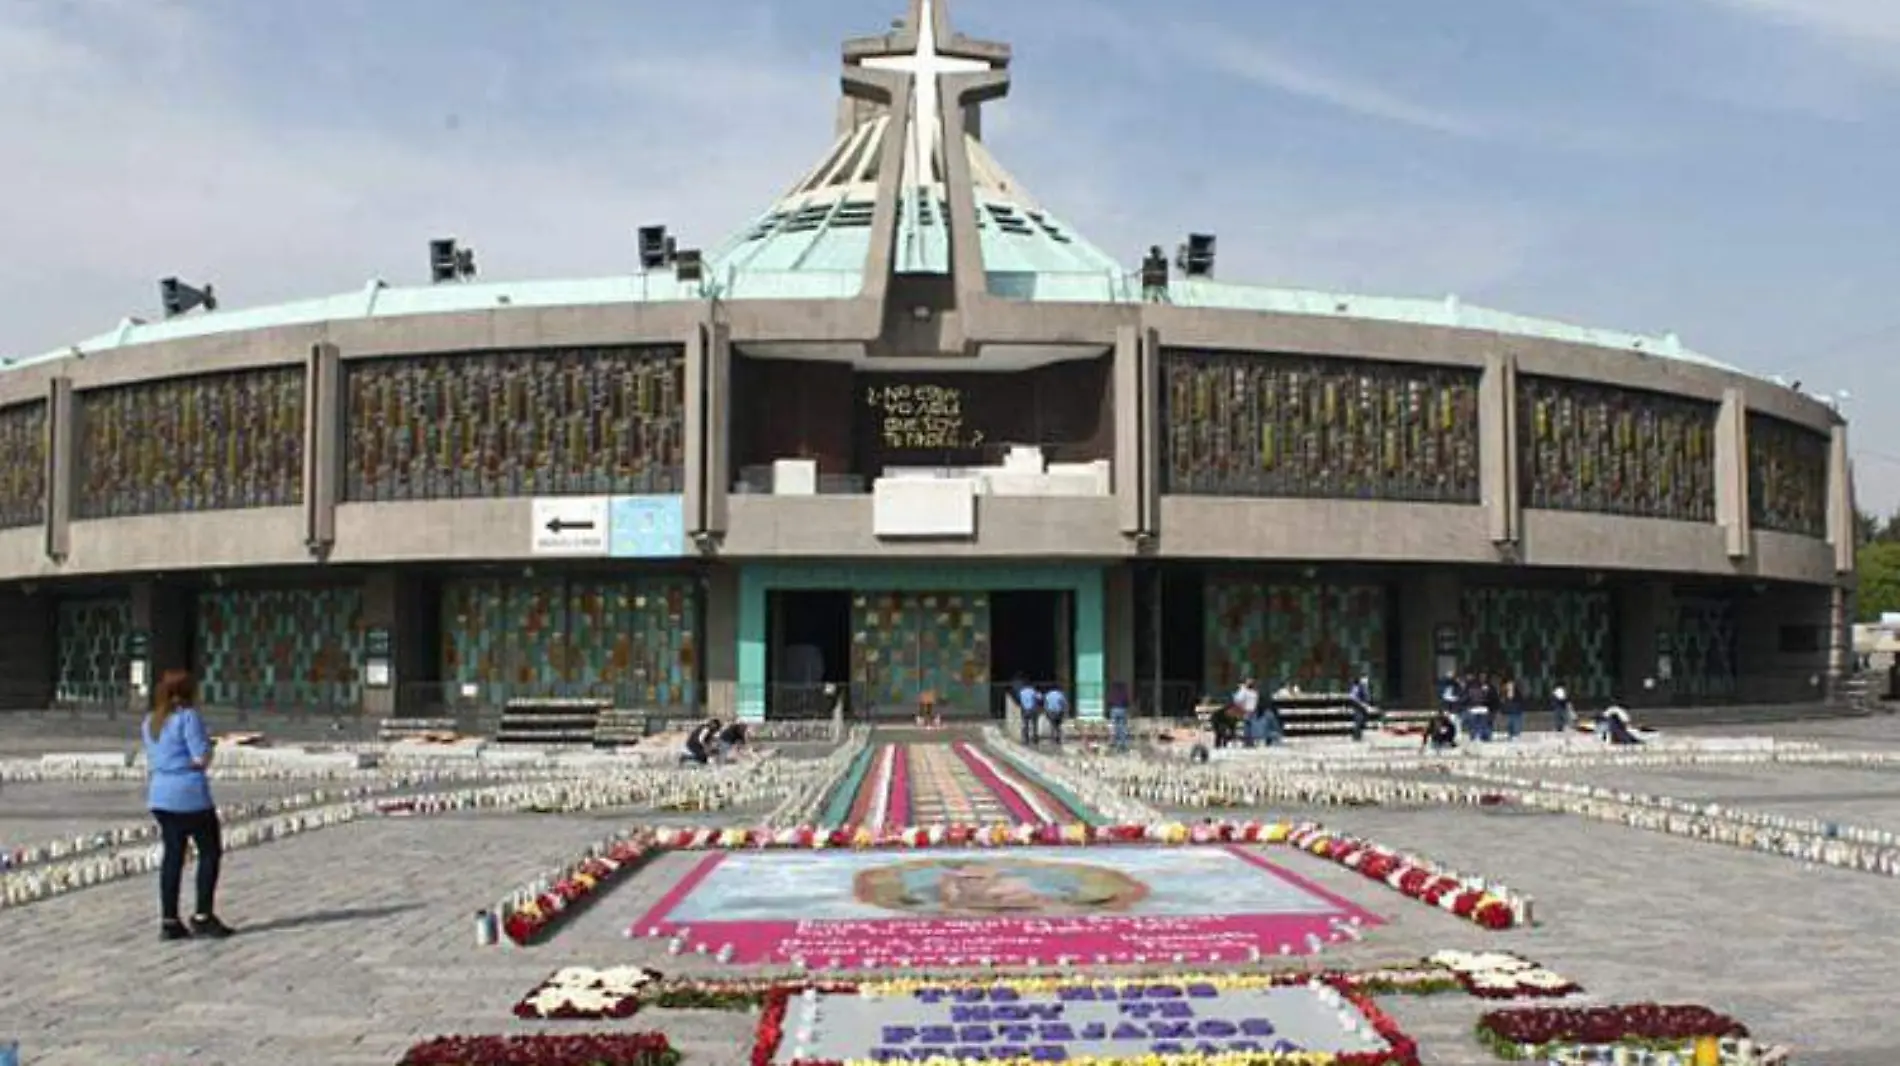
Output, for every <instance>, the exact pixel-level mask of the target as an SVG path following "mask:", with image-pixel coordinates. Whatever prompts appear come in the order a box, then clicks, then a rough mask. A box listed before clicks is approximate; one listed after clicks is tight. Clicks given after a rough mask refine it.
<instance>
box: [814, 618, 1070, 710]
mask: <svg viewBox="0 0 1900 1066" xmlns="http://www.w3.org/2000/svg"><path fill="white" fill-rule="evenodd" d="M851 676H852V678H853V679H854V680H855V681H856V682H857V684H858V686H859V692H860V693H861V694H862V698H863V699H865V700H868V701H869V702H870V704H871V705H872V706H878V707H906V708H908V707H915V706H916V705H917V699H918V697H919V696H920V695H922V694H923V693H925V692H934V693H936V694H937V696H938V698H939V700H941V701H942V702H943V703H944V704H945V705H946V706H962V705H966V704H967V705H968V706H971V707H982V706H987V702H986V701H987V700H988V687H989V683H990V599H989V595H988V593H984V592H860V593H856V594H854V595H853V597H852V600H851ZM1038 680H1047V679H1038ZM973 701H974V702H973Z"/></svg>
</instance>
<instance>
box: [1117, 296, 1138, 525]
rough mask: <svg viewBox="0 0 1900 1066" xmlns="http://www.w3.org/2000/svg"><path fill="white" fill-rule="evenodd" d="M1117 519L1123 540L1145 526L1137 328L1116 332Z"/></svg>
mask: <svg viewBox="0 0 1900 1066" xmlns="http://www.w3.org/2000/svg"><path fill="white" fill-rule="evenodd" d="M1114 390H1115V470H1114V476H1115V481H1114V484H1115V515H1116V518H1117V520H1118V521H1119V522H1120V527H1121V532H1122V535H1123V536H1134V535H1136V534H1139V533H1141V532H1142V531H1143V530H1144V529H1145V528H1146V527H1145V525H1144V524H1143V522H1142V517H1143V511H1144V508H1143V507H1142V493H1143V492H1144V491H1145V489H1146V486H1145V484H1144V481H1143V478H1142V476H1141V472H1142V471H1141V453H1142V431H1143V423H1142V419H1141V332H1140V330H1138V329H1137V328H1136V327H1134V326H1123V327H1121V328H1120V329H1117V330H1116V331H1115V376H1114Z"/></svg>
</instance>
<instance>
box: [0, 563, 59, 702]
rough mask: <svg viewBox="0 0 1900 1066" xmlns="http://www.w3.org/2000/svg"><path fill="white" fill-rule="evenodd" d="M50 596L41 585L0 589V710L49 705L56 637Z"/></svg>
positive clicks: (56, 657) (54, 675) (56, 659)
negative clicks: (29, 587)
mask: <svg viewBox="0 0 1900 1066" xmlns="http://www.w3.org/2000/svg"><path fill="white" fill-rule="evenodd" d="M55 627H56V620H55V618H54V611H53V597H52V596H50V595H48V594H47V593H46V592H44V591H42V590H41V589H38V588H34V589H32V590H30V591H29V590H28V589H27V588H25V587H19V586H16V587H13V588H7V589H0V711H42V710H46V709H47V708H49V707H51V706H52V705H53V685H54V682H55V680H56V679H57V675H58V671H59V638H58V636H57V635H56V633H55V631H54V630H55Z"/></svg>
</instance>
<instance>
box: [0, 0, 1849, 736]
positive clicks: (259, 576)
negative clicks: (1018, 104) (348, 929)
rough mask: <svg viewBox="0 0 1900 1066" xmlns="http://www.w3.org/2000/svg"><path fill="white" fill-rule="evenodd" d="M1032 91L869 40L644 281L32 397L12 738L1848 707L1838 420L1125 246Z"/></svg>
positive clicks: (890, 39) (1667, 361)
mask: <svg viewBox="0 0 1900 1066" xmlns="http://www.w3.org/2000/svg"><path fill="white" fill-rule="evenodd" d="M1009 60H1010V56H1009V51H1008V49H1007V48H1006V47H1005V46H1002V45H998V44H993V43H988V42H981V41H974V40H970V39H967V38H965V37H962V36H960V35H957V34H956V33H954V31H953V30H952V28H951V26H950V23H949V17H948V13H947V11H946V5H945V2H944V0H937V2H936V3H935V4H934V5H933V4H932V3H930V2H929V0H912V4H911V11H910V14H909V18H908V19H907V20H906V21H905V22H903V23H902V24H901V25H900V26H899V28H898V29H896V30H895V31H893V32H892V33H890V34H888V35H886V36H883V37H874V38H866V39H860V40H854V41H851V42H849V43H848V44H847V45H846V46H845V50H844V69H843V78H842V84H843V90H844V96H843V99H842V101H841V102H840V104H839V106H838V126H837V135H836V139H835V141H834V143H833V144H832V145H831V147H830V148H829V150H827V151H825V152H824V153H823V155H822V157H821V159H820V161H819V162H818V164H817V165H816V166H814V167H813V169H812V170H811V171H810V173H808V174H807V175H805V176H804V177H802V178H801V179H800V180H799V181H798V182H797V184H796V185H794V186H793V188H792V189H791V190H790V191H789V192H787V193H786V194H785V195H784V197H782V198H781V199H780V200H779V202H778V203H776V204H774V205H773V206H772V207H771V209H770V210H768V211H767V212H765V213H764V214H763V215H761V216H759V217H758V218H757V219H755V220H754V221H753V222H752V223H751V224H749V225H747V226H746V227H745V228H744V229H743V230H741V231H740V232H739V233H738V234H737V235H736V236H735V237H733V238H732V239H731V240H730V241H729V242H728V243H727V244H726V245H725V246H724V247H721V248H717V249H707V250H703V251H702V250H692V249H680V248H678V247H670V246H669V242H667V241H666V240H665V239H663V237H662V236H661V235H659V234H652V235H651V236H650V239H649V240H648V241H646V242H645V243H646V244H647V247H645V248H643V250H642V251H643V255H644V256H646V257H647V258H648V259H649V262H650V266H649V268H648V269H646V270H645V271H644V272H642V273H640V274H637V275H631V276H624V277H614V278H597V279H589V280H578V281H555V282H544V281H537V282H519V283H514V282H486V281H484V282H479V283H478V282H474V281H472V280H458V279H457V277H456V272H455V271H454V270H453V269H452V263H451V266H450V269H447V270H445V271H444V272H443V273H444V275H445V280H443V281H442V282H440V283H438V284H434V285H431V286H428V287H423V288H398V287H391V286H387V285H384V284H382V283H381V282H377V283H372V284H371V285H369V286H368V287H366V288H365V289H364V290H362V291H360V292H355V293H350V294H346V295H342V296H336V297H331V298H327V299H318V300H311V301H307V302H302V303H294V304H286V305H280V306H274V307H262V308H254V309H246V310H237V311H217V312H213V313H209V314H193V315H184V316H178V317H173V318H170V319H168V320H166V321H163V322H156V323H149V324H148V323H140V322H131V321H128V322H126V323H125V324H123V325H122V326H121V327H120V328H119V329H118V330H116V331H115V332H113V333H111V334H108V335H106V336H103V337H99V338H95V339H93V340H90V341H87V342H84V343H81V344H78V345H75V346H73V347H71V348H69V349H67V350H64V351H60V352H55V353H51V354H49V355H46V356H42V357H37V358H25V359H14V360H10V361H7V363H6V364H5V365H4V368H0V456H4V457H5V461H4V463H3V464H0V705H4V706H10V707H42V706H47V705H51V704H59V705H79V706H85V705H95V704H96V705H107V706H126V705H128V704H135V703H137V702H138V701H139V700H140V699H141V698H142V694H143V688H144V686H145V685H147V684H149V682H150V680H151V679H152V678H153V677H154V676H156V674H157V673H158V672H160V671H162V670H164V669H167V668H171V667H179V666H183V667H189V668H191V669H193V670H194V671H196V672H197V673H198V675H199V676H200V678H201V679H202V686H203V690H204V691H203V694H202V695H203V699H204V702H205V703H206V704H207V705H209V706H212V707H235V708H245V709H249V710H257V711H265V712H269V711H273V710H278V709H307V710H314V711H362V712H365V713H368V714H371V715H383V716H386V715H402V714H413V715H432V714H438V713H441V712H443V711H445V710H451V709H453V710H461V709H470V708H476V709H479V708H483V707H494V706H498V705H500V704H501V703H503V702H505V701H507V700H509V699H515V698H526V697H547V696H557V695H563V696H586V697H592V698H598V699H600V700H602V701H606V702H611V703H613V704H614V705H616V706H621V707H625V708H629V709H637V710H644V711H647V712H649V713H659V714H662V715H666V714H675V713H676V714H678V715H682V716H683V715H686V714H697V713H703V712H704V711H707V710H711V711H713V712H714V713H720V714H736V715H739V716H741V717H746V718H759V717H764V716H779V715H791V714H799V713H805V712H807V711H809V710H810V703H811V698H812V686H815V685H819V684H823V683H831V684H835V685H841V686H845V689H846V690H847V691H849V692H850V693H851V694H852V700H853V702H854V704H855V705H857V706H858V707H860V708H891V709H899V708H901V709H903V710H904V711H906V712H907V711H908V710H909V709H910V708H913V707H914V706H915V705H916V702H917V700H918V699H919V698H920V697H921V696H922V695H923V694H925V693H931V694H934V695H935V697H936V699H937V701H938V702H939V704H940V705H941V706H943V707H945V708H947V709H949V710H950V711H951V712H952V713H964V712H967V713H970V714H975V715H987V714H989V713H991V711H992V710H993V709H994V708H995V707H996V706H997V696H996V694H995V692H996V689H997V688H999V687H1001V685H1002V683H1004V682H1007V681H1009V680H1011V679H1013V678H1018V677H1021V678H1028V679H1031V680H1040V681H1057V682H1060V683H1062V684H1064V685H1066V686H1068V687H1070V689H1071V690H1072V691H1073V692H1074V693H1075V698H1076V702H1077V704H1078V705H1079V707H1080V709H1081V711H1082V713H1083V714H1084V716H1092V715H1095V714H1098V713H1100V711H1101V708H1102V703H1103V700H1104V697H1105V693H1106V691H1107V688H1108V686H1109V685H1111V684H1113V683H1115V682H1125V683H1128V684H1129V685H1131V687H1133V688H1134V690H1135V691H1136V692H1137V694H1138V695H1140V696H1141V697H1142V698H1143V699H1144V700H1145V701H1152V702H1157V703H1160V704H1166V705H1179V704H1181V703H1184V702H1189V701H1191V700H1192V698H1193V696H1194V694H1196V693H1198V692H1207V691H1220V690H1223V689H1225V688H1227V687H1230V686H1231V685H1232V684H1233V683H1234V682H1236V681H1237V680H1239V679H1240V678H1241V677H1243V676H1249V675H1251V676H1256V677H1259V678H1261V679H1263V680H1265V681H1268V682H1270V683H1276V684H1298V685H1300V686H1301V687H1303V688H1305V689H1307V690H1309V691H1310V690H1315V689H1318V690H1328V689H1335V688H1343V687H1344V686H1345V685H1346V684H1347V683H1348V681H1349V680H1351V679H1354V678H1358V677H1360V676H1369V677H1370V678H1371V679H1372V682H1373V685H1374V688H1375V690H1376V692H1377V693H1378V695H1379V698H1380V701H1381V702H1383V703H1388V704H1393V705H1410V706H1423V705H1426V704H1429V703H1430V702H1431V701H1432V699H1433V692H1434V689H1435V679H1436V678H1438V677H1442V676H1443V675H1445V674H1446V673H1448V672H1460V673H1462V672H1467V671H1486V672H1490V673H1493V674H1499V675H1506V676H1511V677H1515V678H1517V679H1518V680H1519V682H1520V685H1521V686H1522V687H1523V689H1524V690H1525V691H1526V692H1527V693H1528V694H1530V695H1531V696H1533V697H1536V696H1540V695H1542V694H1545V693H1548V692H1549V691H1550V690H1551V689H1553V688H1554V687H1556V686H1558V685H1562V686H1565V687H1566V688H1567V689H1568V690H1569V692H1570V693H1571V695H1572V696H1573V697H1575V698H1577V699H1578V700H1579V701H1580V702H1582V703H1585V704H1590V703H1601V702H1604V701H1607V700H1609V699H1611V698H1612V697H1621V698H1624V699H1627V700H1630V701H1632V702H1637V703H1641V702H1644V701H1655V702H1676V703H1736V702H1752V701H1784V700H1785V701H1792V700H1802V699H1808V698H1812V697H1813V696H1814V695H1815V691H1814V687H1813V686H1814V685H1815V684H1816V679H1817V678H1821V677H1825V676H1827V674H1828V673H1829V672H1830V669H1831V668H1832V667H1833V666H1835V665H1836V664H1835V663H1834V662H1833V659H1834V658H1835V657H1836V656H1838V654H1839V651H1838V649H1839V648H1840V647H1842V646H1843V640H1842V639H1841V637H1840V634H1841V633H1843V632H1844V629H1845V626H1844V611H1843V601H1844V589H1845V583H1846V581H1847V575H1849V574H1850V573H1851V571H1852V569H1853V556H1852V553H1853V545H1852V536H1851V526H1852V521H1851V515H1852V507H1851V490H1850V483H1849V470H1848V465H1847V458H1846V456H1847V451H1846V436H1845V426H1844V424H1843V423H1842V421H1841V419H1840V418H1839V416H1838V415H1837V414H1836V412H1835V411H1833V410H1832V409H1830V408H1829V407H1827V406H1826V405H1824V404H1822V403H1820V402H1817V401H1815V400H1814V399H1812V398H1810V397H1807V396H1804V395H1802V394H1801V393H1799V392H1798V391H1794V390H1791V389H1788V388H1785V387H1782V386H1780V385H1778V384H1775V383H1771V382H1769V381H1765V380H1762V379H1759V378H1757V377H1754V376H1751V375H1749V374H1746V373H1743V372H1741V371H1738V370H1735V369H1732V368H1729V367H1726V366H1723V365H1721V364H1720V363H1717V362H1715V361H1713V360H1710V359H1708V358H1705V357H1702V356H1699V355H1696V354H1694V353H1692V352H1690V351H1688V350H1686V349H1684V348H1683V347H1682V345H1681V344H1680V343H1679V342H1678V341H1677V340H1676V339H1675V338H1674V337H1663V338H1650V337H1639V336H1634V335H1630V334H1622V333H1615V332H1610V331H1602V330H1592V329H1582V328H1577V327H1572V326H1567V325H1561V324H1557V323H1552V322H1546V321H1540V320H1536V319H1530V318H1525V317H1521V316H1516V315H1508V314H1502V313H1499V312H1495V311H1489V310H1484V309H1481V308H1476V307H1469V306H1461V305H1460V304H1459V303H1457V302H1456V301H1455V300H1444V301H1422V300H1404V299H1389V298H1381V297H1366V296H1357V295H1347V294H1337V293H1319V292H1299V291H1288V290H1281V289H1269V288H1260V287H1254V286H1248V285H1242V284H1235V283H1230V282H1227V281H1218V280H1215V270H1214V247H1213V242H1212V241H1198V240H1197V241H1190V242H1189V243H1188V244H1187V245H1184V246H1183V254H1182V255H1181V256H1180V258H1179V260H1178V261H1177V262H1174V263H1170V262H1169V261H1168V260H1166V259H1165V258H1162V257H1160V256H1158V255H1151V256H1150V257H1149V258H1148V260H1146V261H1143V262H1137V263H1134V264H1130V263H1128V262H1124V261H1122V260H1119V259H1117V258H1114V257H1111V256H1109V255H1107V254H1105V253H1104V252H1103V251H1101V250H1100V249H1098V248H1096V247H1094V246H1093V245H1091V244H1090V243H1089V242H1088V240H1087V239H1086V238H1085V237H1083V236H1082V235H1081V234H1080V233H1078V232H1077V231H1075V230H1074V229H1072V228H1070V226H1069V225H1068V223H1067V222H1066V221H1065V220H1063V219H1062V218H1060V217H1059V216H1058V215H1057V214H1056V213H1054V212H1053V211H1052V210H1050V209H1048V208H1045V207H1044V206H1042V205H1041V204H1039V203H1037V202H1036V201H1035V199H1034V198H1033V197H1032V196H1031V195H1030V194H1029V192H1028V191H1026V190H1025V189H1024V188H1023V187H1022V186H1021V185H1020V184H1019V183H1018V182H1017V181H1016V180H1015V178H1013V177H1012V176H1011V175H1010V174H1009V173H1008V172H1007V171H1006V170H1004V169H1003V167H1002V166H1001V164H999V163H998V161H997V160H996V159H995V158H994V157H993V156H992V155H991V154H990V152H989V151H988V150H987V149H986V148H985V146H984V144H983V142H982V140H981V137H980V121H979V119H980V114H981V109H982V107H983V106H984V105H985V104H987V103H990V102H992V101H994V100H996V99H998V98H1000V97H1002V96H1003V95H1005V93H1006V92H1007V90H1008V86H1009V73H1008V70H1009ZM1137 258H1139V257H1137Z"/></svg>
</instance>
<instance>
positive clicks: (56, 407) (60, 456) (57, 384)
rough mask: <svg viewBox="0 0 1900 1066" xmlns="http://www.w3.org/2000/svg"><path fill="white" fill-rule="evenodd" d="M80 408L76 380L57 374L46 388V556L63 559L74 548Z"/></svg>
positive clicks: (57, 561) (63, 560)
mask: <svg viewBox="0 0 1900 1066" xmlns="http://www.w3.org/2000/svg"><path fill="white" fill-rule="evenodd" d="M78 410H79V406H78V404H77V403H76V402H75V401H74V398H73V380H72V379H71V378H68V377H56V378H54V379H52V381H50V382H48V383H47V390H46V557H47V558H48V559H51V560H52V561H53V562H55V563H63V562H65V561H66V557H67V556H68V555H69V554H71V552H72V528H73V492H74V490H75V489H76V488H77V487H78V485H79V480H78V478H79V469H78V466H77V463H76V460H77V459H78V456H79V453H78V451H77V450H76V447H77V441H78V439H79V438H78V425H77V423H76V421H75V416H76V415H77V413H78Z"/></svg>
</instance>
